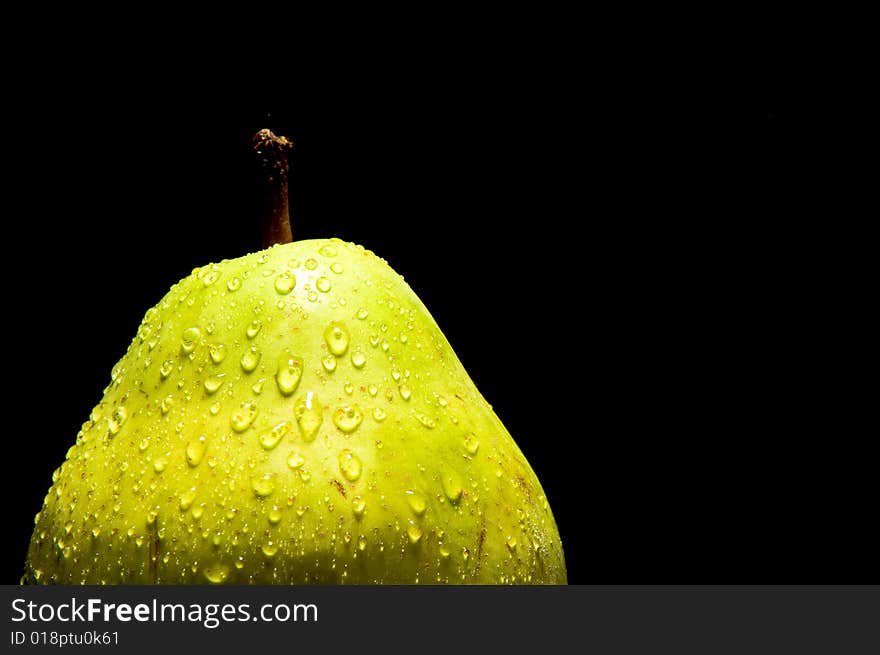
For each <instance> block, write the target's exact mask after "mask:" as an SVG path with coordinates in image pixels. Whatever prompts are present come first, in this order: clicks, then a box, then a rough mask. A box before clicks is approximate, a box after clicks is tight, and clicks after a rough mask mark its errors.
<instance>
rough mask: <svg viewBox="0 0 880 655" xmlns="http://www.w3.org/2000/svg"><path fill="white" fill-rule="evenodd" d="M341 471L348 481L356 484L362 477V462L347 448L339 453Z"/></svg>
mask: <svg viewBox="0 0 880 655" xmlns="http://www.w3.org/2000/svg"><path fill="white" fill-rule="evenodd" d="M338 459H339V470H340V472H341V473H342V475H343V476H344V477H345V479H346V480H348V481H349V482H354V481H355V480H357V479H358V478H359V477H361V468H362V466H361V460H360V458H359V457H358V456H357V455H355V454H354V453H353V452H351V451H350V450H348V449H347V448H346V449H345V450H343V451H342V452H341V453H339V457H338Z"/></svg>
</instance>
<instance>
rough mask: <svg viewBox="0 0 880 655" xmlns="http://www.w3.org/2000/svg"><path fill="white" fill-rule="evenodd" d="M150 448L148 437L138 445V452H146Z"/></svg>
mask: <svg viewBox="0 0 880 655" xmlns="http://www.w3.org/2000/svg"><path fill="white" fill-rule="evenodd" d="M149 446H150V440H149V438H147V437H144V438H143V439H141V442H140V443H139V444H138V450H140V451H141V452H144V451H145V450H146V449H147V448H149Z"/></svg>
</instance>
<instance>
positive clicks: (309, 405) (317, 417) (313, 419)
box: [293, 391, 324, 442]
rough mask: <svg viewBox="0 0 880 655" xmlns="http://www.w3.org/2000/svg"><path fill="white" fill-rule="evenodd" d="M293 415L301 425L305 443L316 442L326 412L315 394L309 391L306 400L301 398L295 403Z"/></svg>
mask: <svg viewBox="0 0 880 655" xmlns="http://www.w3.org/2000/svg"><path fill="white" fill-rule="evenodd" d="M293 415H294V417H296V422H297V423H298V424H299V429H300V431H301V432H302V438H303V441H306V442H309V441H314V440H315V436H316V435H317V434H318V429H319V428H320V427H321V423H322V422H323V421H324V410H323V409H322V407H321V404H320V403H319V402H318V399H317V398H316V397H315V394H314V392H312V391H309V392H308V393H307V394H306V397H305V398H300V399H299V400H297V401H296V402H295V403H294V405H293Z"/></svg>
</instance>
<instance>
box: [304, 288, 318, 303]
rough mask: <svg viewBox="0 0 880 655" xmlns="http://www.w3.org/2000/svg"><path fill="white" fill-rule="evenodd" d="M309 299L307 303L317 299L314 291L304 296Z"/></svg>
mask: <svg viewBox="0 0 880 655" xmlns="http://www.w3.org/2000/svg"><path fill="white" fill-rule="evenodd" d="M306 298H308V299H309V302H315V301H316V300H317V299H318V294H317V293H316V292H314V291H309V294H308V295H307V296H306Z"/></svg>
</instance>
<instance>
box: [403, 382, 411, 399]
mask: <svg viewBox="0 0 880 655" xmlns="http://www.w3.org/2000/svg"><path fill="white" fill-rule="evenodd" d="M400 397H401V398H403V399H404V400H409V399H410V398H411V397H412V391H410V390H409V387H408V386H406V385H405V384H401V385H400Z"/></svg>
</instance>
